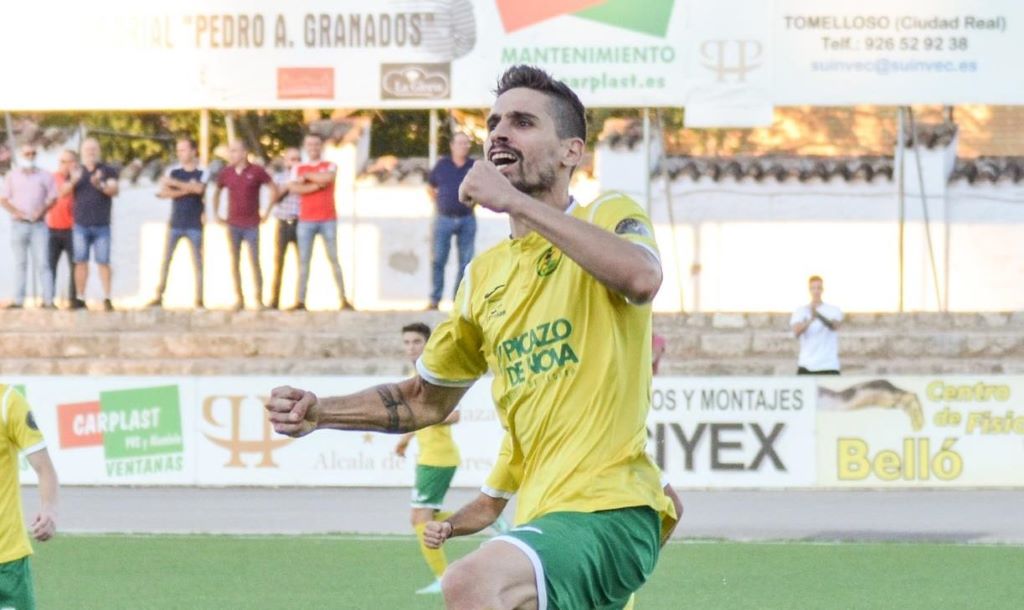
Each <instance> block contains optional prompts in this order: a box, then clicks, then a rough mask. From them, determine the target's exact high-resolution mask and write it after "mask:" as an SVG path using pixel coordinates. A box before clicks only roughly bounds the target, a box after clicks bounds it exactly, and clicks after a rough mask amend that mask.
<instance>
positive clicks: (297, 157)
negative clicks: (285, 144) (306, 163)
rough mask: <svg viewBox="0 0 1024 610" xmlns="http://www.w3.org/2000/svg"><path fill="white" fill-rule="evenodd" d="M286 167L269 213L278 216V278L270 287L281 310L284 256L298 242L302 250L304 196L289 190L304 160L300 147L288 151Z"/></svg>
mask: <svg viewBox="0 0 1024 610" xmlns="http://www.w3.org/2000/svg"><path fill="white" fill-rule="evenodd" d="M283 158H284V170H283V171H281V172H278V173H277V174H275V175H274V183H275V184H276V185H277V198H276V199H275V200H274V201H272V202H271V204H270V210H269V211H268V214H269V215H272V216H273V217H274V220H275V222H276V225H277V226H276V227H275V230H274V281H273V282H272V283H271V286H270V307H271V308H272V309H277V308H278V307H279V306H280V303H281V275H282V274H283V273H284V258H285V254H287V252H288V246H289V244H290V245H294V246H295V252H296V254H298V252H299V240H298V237H297V233H296V230H297V228H298V224H299V201H300V196H299V195H297V194H295V193H293V192H291V191H290V190H288V183H289V182H291V179H292V172H293V171H295V168H296V167H298V166H299V163H300V162H301V161H302V156H301V153H299V149H298V148H295V147H291V148H286V149H285V150H284V155H283Z"/></svg>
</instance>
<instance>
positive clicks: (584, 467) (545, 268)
mask: <svg viewBox="0 0 1024 610" xmlns="http://www.w3.org/2000/svg"><path fill="white" fill-rule="evenodd" d="M497 93H498V97H497V99H496V100H495V103H494V106H493V107H492V109H491V112H490V114H489V115H488V118H487V126H488V137H487V140H486V142H485V157H486V160H484V161H481V162H478V163H477V164H476V165H474V166H473V168H472V169H471V170H470V171H469V172H468V173H467V175H466V177H465V179H464V180H463V182H462V187H461V191H462V192H461V195H460V198H459V199H460V201H465V202H471V203H474V204H477V205H481V206H483V207H486V208H488V209H490V210H491V211H494V212H497V213H503V214H507V215H508V216H509V219H510V224H511V236H510V239H508V240H506V241H504V242H502V243H500V244H498V245H497V246H495V247H494V248H492V249H490V250H488V251H487V252H485V253H483V254H481V255H479V256H478V257H477V258H476V259H474V260H473V262H471V263H470V265H469V267H468V268H467V269H466V272H465V275H464V279H463V282H462V285H461V286H460V288H459V291H458V295H457V297H456V300H455V306H454V308H453V311H452V314H451V317H450V318H449V319H448V320H447V321H445V322H444V323H442V324H441V325H440V326H439V327H438V328H437V329H436V330H435V331H434V333H433V334H432V335H431V338H430V341H429V342H428V343H427V347H426V349H425V351H424V353H423V356H421V357H420V359H419V361H418V362H417V371H418V373H419V374H418V376H417V377H415V378H413V379H410V380H407V381H405V382H402V383H397V384H386V385H382V386H378V387H375V388H370V389H368V390H366V391H363V392H359V393H356V394H352V395H349V396H340V397H332V398H318V397H317V396H316V395H314V394H313V393H311V392H308V391H305V390H301V389H297V388H292V387H281V388H276V389H274V390H273V392H272V393H271V398H270V399H269V400H268V402H267V410H268V411H269V412H270V419H271V421H272V423H273V425H274V428H275V430H277V431H278V432H279V433H283V434H289V435H292V436H302V435H304V434H308V433H309V432H312V431H313V430H316V429H321V428H325V429H340V430H367V429H369V430H382V431H391V432H408V431H412V430H416V429H419V428H423V427H425V426H429V425H433V424H437V423H439V422H442V421H444V419H445V418H446V417H447V416H448V415H449V414H450V413H451V412H452V410H453V409H454V408H455V406H456V405H457V404H458V402H459V400H460V399H461V397H462V396H463V395H464V394H465V392H466V389H467V388H468V387H469V386H470V385H472V384H473V382H474V381H476V379H478V378H480V377H481V376H483V375H484V374H485V373H487V372H488V371H490V372H492V373H493V374H494V382H493V384H492V396H493V399H494V403H495V405H496V407H497V410H498V416H499V419H500V420H501V422H502V425H503V426H505V428H506V429H507V430H508V434H509V436H510V443H511V456H512V457H511V460H510V463H511V464H512V466H513V467H514V468H521V469H522V478H521V485H520V487H519V501H520V502H523V503H524V504H525V505H526V506H528V507H530V510H529V512H528V513H525V514H522V515H519V517H520V521H521V525H519V526H518V527H517V528H516V529H515V530H514V531H511V532H509V533H508V535H506V536H502V537H500V538H499V539H497V540H495V541H493V542H490V543H488V544H485V545H484V546H483V547H481V548H480V549H478V550H476V551H474V552H473V553H471V554H469V555H467V556H466V557H464V558H463V559H461V560H459V561H458V562H456V563H453V564H452V565H451V566H449V568H448V571H447V572H446V573H445V577H444V582H443V588H444V595H445V601H446V604H447V606H448V608H450V609H455V610H461V609H480V608H492V609H505V608H540V609H545V608H554V609H559V610H566V609H587V610H593V609H604V608H622V607H623V606H624V605H625V604H626V602H627V601H628V599H629V597H630V595H632V593H633V592H634V591H636V590H637V589H639V588H640V587H641V586H642V585H643V583H644V582H646V580H647V578H648V577H649V576H650V575H651V573H652V572H653V571H654V566H655V564H656V563H657V560H658V552H659V549H660V542H661V539H662V534H663V532H665V531H668V530H669V529H671V527H672V526H673V525H674V523H675V521H676V512H675V508H674V507H673V504H672V501H671V500H670V499H669V498H668V496H666V495H665V492H664V491H663V489H662V486H661V483H660V473H659V471H658V469H657V467H656V466H655V465H654V463H653V462H652V461H651V460H650V458H649V457H648V456H647V454H646V453H645V446H646V441H647V439H646V428H645V424H646V420H647V413H648V411H649V409H650V390H651V349H650V340H651V339H650V338H651V306H650V302H651V300H652V299H653V298H654V295H655V294H656V293H657V290H658V288H659V287H660V285H661V279H662V271H661V262H660V258H659V254H658V249H657V244H656V243H655V240H654V234H653V228H652V225H651V222H650V219H649V218H648V217H647V214H646V213H645V212H644V210H643V209H642V208H641V207H640V206H639V205H637V204H636V203H635V202H634V201H632V200H631V199H629V198H628V197H626V196H624V195H621V194H617V193H609V194H605V195H603V196H601V197H599V198H598V199H597V200H595V201H593V202H591V203H590V204H589V205H587V206H583V205H579V203H578V202H576V201H574V200H573V199H572V198H571V197H570V196H569V178H570V176H571V174H572V172H573V170H574V169H575V168H576V166H578V165H579V164H580V163H581V161H582V160H583V155H584V152H585V151H584V148H585V141H586V118H585V111H584V108H583V105H582V104H581V103H580V101H579V98H577V97H576V94H575V93H573V92H572V90H571V89H569V88H568V87H567V86H566V85H565V84H564V83H561V82H559V81H556V80H554V79H553V78H551V76H550V75H548V74H547V73H545V72H544V71H542V70H539V69H537V68H532V67H527V66H515V67H513V68H510V69H509V70H508V71H506V72H505V74H504V75H503V76H502V77H501V79H500V80H499V83H498V90H497Z"/></svg>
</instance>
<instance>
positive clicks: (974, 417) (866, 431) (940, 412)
mask: <svg viewBox="0 0 1024 610" xmlns="http://www.w3.org/2000/svg"><path fill="white" fill-rule="evenodd" d="M817 403H818V464H819V468H818V482H819V484H820V485H822V486H825V487H837V486H838V487H846V486H865V487H921V486H925V487H948V486H959V487H991V486H1021V485H1024V378H1021V377H995V376H979V377H954V376H949V377H946V376H935V377H893V378H871V379H852V378H845V377H844V378H829V379H828V380H827V381H821V382H820V386H819V393H818V397H817Z"/></svg>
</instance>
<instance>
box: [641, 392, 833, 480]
mask: <svg viewBox="0 0 1024 610" xmlns="http://www.w3.org/2000/svg"><path fill="white" fill-rule="evenodd" d="M815 393H816V388H815V385H814V382H813V381H811V380H809V379H807V378H771V377H764V378H742V377H741V378H730V377H717V378H715V377H708V378H686V377H678V378H671V377H664V378H663V377H656V378H655V379H654V389H653V393H652V403H651V413H650V416H649V417H648V424H647V435H648V439H649V442H648V447H649V452H650V454H651V456H652V457H653V458H654V460H655V462H656V463H657V464H658V466H659V467H660V468H661V469H662V471H663V472H664V473H665V475H666V476H667V477H668V480H669V481H670V482H671V483H672V484H673V485H675V486H679V487H810V486H813V485H814V484H815V479H816V473H815V443H814V415H815V412H814V400H815Z"/></svg>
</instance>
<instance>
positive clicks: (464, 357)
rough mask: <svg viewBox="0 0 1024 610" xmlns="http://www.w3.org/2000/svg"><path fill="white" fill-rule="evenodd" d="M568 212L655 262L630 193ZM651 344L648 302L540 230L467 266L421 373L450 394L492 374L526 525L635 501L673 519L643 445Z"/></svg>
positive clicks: (653, 246)
mask: <svg viewBox="0 0 1024 610" xmlns="http://www.w3.org/2000/svg"><path fill="white" fill-rule="evenodd" d="M566 213H567V214H571V215H572V216H574V217H576V218H578V219H581V220H583V221H586V222H590V223H592V224H595V225H597V226H599V227H602V228H604V229H605V230H607V231H609V232H612V233H614V234H616V235H618V236H619V237H621V238H622V239H626V240H628V241H630V242H632V243H635V244H637V246H638V247H643V248H645V249H647V250H649V251H650V252H651V253H652V254H653V255H654V256H658V250H657V243H656V242H655V240H654V233H653V229H652V225H651V222H650V219H649V218H648V217H647V214H646V213H645V212H644V211H643V209H642V208H641V207H640V206H639V205H637V203H636V202H634V201H633V200H631V199H629V198H628V197H626V196H624V195H621V194H618V193H610V194H607V195H604V196H602V197H600V198H598V199H597V200H595V201H594V202H593V203H591V204H590V205H589V206H585V207H584V206H577V205H576V204H575V203H573V204H571V205H570V207H569V208H568V209H567V210H566ZM650 342H651V307H650V305H649V304H642V305H634V304H631V303H629V302H627V300H626V299H625V298H624V297H623V296H622V295H619V294H616V293H614V292H612V291H611V290H609V289H608V288H607V287H605V286H604V285H603V284H601V283H600V282H599V281H597V280H596V279H595V278H594V277H593V276H591V275H590V274H589V273H587V272H586V271H585V270H584V269H583V268H582V267H580V266H579V265H578V264H576V263H575V262H574V261H573V260H571V259H570V258H569V257H567V256H564V255H563V254H562V252H560V251H559V250H558V249H557V248H555V247H554V246H552V245H551V243H550V242H548V241H547V240H546V239H545V238H544V237H542V236H541V235H540V234H538V233H536V232H533V233H530V234H528V235H527V236H525V237H523V238H520V239H510V240H507V241H505V242H503V243H501V244H498V245H497V246H495V247H493V248H491V249H490V250H488V251H487V252H485V253H483V254H481V255H480V256H478V257H477V258H476V259H474V260H473V261H472V262H471V263H470V265H469V266H468V267H467V269H466V271H465V272H464V279H463V282H462V285H461V286H460V287H459V291H458V294H457V295H456V300H455V307H454V308H453V310H452V315H451V316H450V317H449V319H448V320H446V321H445V322H444V323H442V324H441V325H440V326H439V327H438V328H437V330H435V331H434V333H433V334H432V335H431V337H430V341H428V342H427V346H426V349H425V351H424V353H423V355H422V356H421V357H420V359H419V361H418V362H417V371H418V372H419V374H420V376H421V377H422V378H423V379H424V380H426V381H427V382H429V383H433V384H435V385H441V386H452V387H459V386H462V387H465V386H469V385H471V384H472V383H473V382H474V381H475V380H476V379H477V378H479V377H481V376H482V375H483V374H484V373H486V372H487V371H488V370H490V371H492V372H493V373H494V383H493V385H492V388H491V391H492V396H493V399H494V403H495V405H496V406H497V409H498V416H499V419H500V420H501V422H502V425H503V426H505V428H506V429H507V430H508V435H509V443H510V458H509V459H510V463H511V464H512V466H513V468H516V469H521V473H522V474H521V485H520V487H519V502H520V503H521V508H520V510H519V511H517V519H516V520H517V521H518V522H526V521H530V520H532V519H535V518H537V517H540V516H543V515H545V514H548V513H551V512H556V511H578V512H595V511H600V510H612V509H616V508H626V507H631V506H649V507H651V508H653V509H654V510H655V511H657V512H658V513H660V514H661V515H662V519H663V520H674V519H675V511H674V508H673V506H672V502H671V501H670V500H669V498H668V497H667V496H666V495H665V493H664V491H663V490H662V488H661V486H660V485H659V473H658V469H657V467H656V466H655V465H654V464H653V462H651V460H650V458H649V457H648V456H647V454H646V452H645V450H644V449H645V445H646V442H647V433H646V427H645V424H646V420H647V412H648V410H649V409H650V396H651V349H650Z"/></svg>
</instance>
